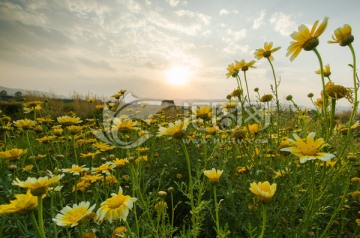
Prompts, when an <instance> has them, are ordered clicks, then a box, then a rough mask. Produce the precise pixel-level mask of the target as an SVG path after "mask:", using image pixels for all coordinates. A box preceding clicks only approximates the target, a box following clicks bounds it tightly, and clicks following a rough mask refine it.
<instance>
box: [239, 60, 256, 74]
mask: <svg viewBox="0 0 360 238" xmlns="http://www.w3.org/2000/svg"><path fill="white" fill-rule="evenodd" d="M255 63H256V61H255V60H251V61H250V62H246V61H245V60H241V61H240V62H239V61H235V67H236V68H238V69H239V70H241V71H244V72H245V71H248V70H249V68H256V67H255V66H254V64H255Z"/></svg>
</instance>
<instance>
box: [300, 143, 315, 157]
mask: <svg viewBox="0 0 360 238" xmlns="http://www.w3.org/2000/svg"><path fill="white" fill-rule="evenodd" d="M300 150H301V152H302V154H303V155H316V154H317V152H318V149H317V148H316V147H315V145H304V146H302V147H301V148H300Z"/></svg>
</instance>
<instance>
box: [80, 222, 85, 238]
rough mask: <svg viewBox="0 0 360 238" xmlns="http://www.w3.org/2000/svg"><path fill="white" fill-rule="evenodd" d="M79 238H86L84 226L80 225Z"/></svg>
mask: <svg viewBox="0 0 360 238" xmlns="http://www.w3.org/2000/svg"><path fill="white" fill-rule="evenodd" d="M79 237H80V238H82V237H84V227H83V225H82V224H79Z"/></svg>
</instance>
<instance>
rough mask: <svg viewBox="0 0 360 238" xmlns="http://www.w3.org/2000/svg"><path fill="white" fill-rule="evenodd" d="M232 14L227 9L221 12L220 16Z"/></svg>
mask: <svg viewBox="0 0 360 238" xmlns="http://www.w3.org/2000/svg"><path fill="white" fill-rule="evenodd" d="M229 13H230V12H229V11H228V10H226V9H221V10H220V12H219V15H220V16H223V15H228V14H229Z"/></svg>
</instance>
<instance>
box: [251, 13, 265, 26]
mask: <svg viewBox="0 0 360 238" xmlns="http://www.w3.org/2000/svg"><path fill="white" fill-rule="evenodd" d="M265 15H266V10H264V9H263V10H261V11H260V13H259V16H258V17H257V18H255V19H254V22H253V25H252V28H253V29H255V30H256V29H258V28H259V27H260V26H262V25H264V18H265Z"/></svg>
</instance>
